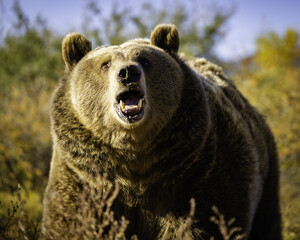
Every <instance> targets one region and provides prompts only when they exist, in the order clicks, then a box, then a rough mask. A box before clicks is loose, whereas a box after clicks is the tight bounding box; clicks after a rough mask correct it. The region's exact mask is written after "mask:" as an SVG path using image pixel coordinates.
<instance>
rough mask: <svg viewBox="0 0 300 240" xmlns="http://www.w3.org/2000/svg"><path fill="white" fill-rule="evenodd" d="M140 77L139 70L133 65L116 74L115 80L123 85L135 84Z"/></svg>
mask: <svg viewBox="0 0 300 240" xmlns="http://www.w3.org/2000/svg"><path fill="white" fill-rule="evenodd" d="M140 77H141V70H140V69H139V68H138V67H137V66H135V65H129V66H126V67H123V68H122V69H121V70H120V71H119V73H118V74H117V79H118V81H119V82H121V83H122V84H123V85H129V84H131V83H135V82H137V81H138V80H139V79H140Z"/></svg>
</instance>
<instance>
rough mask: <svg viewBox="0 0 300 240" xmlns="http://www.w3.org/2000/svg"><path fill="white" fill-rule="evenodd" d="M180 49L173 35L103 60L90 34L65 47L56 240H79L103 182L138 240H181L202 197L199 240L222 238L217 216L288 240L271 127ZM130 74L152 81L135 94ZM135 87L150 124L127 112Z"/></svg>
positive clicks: (57, 133) (58, 105)
mask: <svg viewBox="0 0 300 240" xmlns="http://www.w3.org/2000/svg"><path fill="white" fill-rule="evenodd" d="M178 47H179V37H178V32H177V30H176V28H175V27H174V26H173V25H160V26H158V27H157V28H156V29H155V30H154V31H153V33H152V35H151V41H149V40H146V39H137V40H132V41H128V42H126V43H124V44H122V45H120V46H108V47H105V46H103V47H99V48H96V49H94V50H91V51H89V49H90V43H89V42H88V41H87V40H86V39H85V38H84V37H83V36H82V35H79V34H71V35H68V36H67V37H66V38H65V39H64V41H63V56H64V60H65V63H66V66H67V69H68V73H67V75H66V77H64V78H63V79H61V80H60V82H59V86H58V87H57V89H56V91H55V93H54V96H53V99H52V104H51V129H52V136H53V157H52V163H51V170H50V176H49V182H48V186H47V189H46V193H45V199H44V215H43V226H42V233H43V236H44V238H45V239H47V238H50V236H49V233H50V232H51V231H55V232H56V233H58V234H59V235H60V236H61V237H62V238H66V239H68V238H71V237H72V233H70V232H69V231H68V227H69V226H70V225H71V224H72V220H71V219H72V215H74V214H75V213H76V209H77V208H78V206H77V202H78V196H79V194H80V192H82V190H83V189H82V188H83V184H84V183H86V182H87V183H89V184H92V183H93V179H94V175H95V174H97V173H100V174H103V173H107V174H108V180H109V181H111V182H112V183H114V182H115V181H116V182H118V183H119V185H120V192H119V195H118V197H117V199H116V200H115V202H114V205H113V209H114V211H115V215H116V219H118V218H120V216H121V215H124V216H125V218H126V219H128V220H129V221H130V224H129V227H128V229H127V232H126V233H127V234H128V236H131V235H132V234H136V235H137V236H138V237H139V239H143V240H147V239H149V240H150V239H151V240H153V239H170V238H171V236H174V234H175V235H176V231H177V229H176V226H178V223H179V222H180V220H179V219H180V217H181V216H183V217H184V216H187V215H188V213H189V207H190V206H189V201H190V199H191V198H194V199H195V201H196V212H195V216H194V218H195V221H194V223H193V226H192V229H191V231H190V233H189V235H190V237H191V239H210V237H211V236H214V237H215V239H222V237H221V235H220V233H219V231H218V227H217V226H216V225H215V224H214V223H212V222H210V220H209V219H210V217H211V216H212V215H213V212H212V210H211V207H212V206H213V205H215V206H217V207H218V209H219V210H220V212H221V213H222V214H224V215H225V217H226V218H227V219H230V218H232V217H234V218H235V219H236V221H235V226H239V227H241V228H242V229H243V232H244V233H245V234H246V236H247V237H246V239H251V240H259V239H264V240H268V239H270V240H271V239H272V240H276V239H278V240H279V239H281V231H280V224H281V218H280V209H279V198H278V178H279V173H278V157H277V153H276V147H275V143H274V139H273V136H272V134H271V132H270V130H269V128H268V126H267V124H266V123H265V121H264V119H263V117H262V116H261V115H260V114H259V113H257V111H256V110H255V109H254V108H253V107H252V106H251V105H250V104H249V103H248V101H247V100H246V99H245V98H244V97H243V96H242V95H241V93H240V92H239V91H238V90H237V89H236V87H235V86H234V84H233V83H232V82H231V81H230V80H228V79H227V77H226V76H225V75H224V73H223V72H222V69H221V68H220V67H218V66H216V65H213V64H212V63H210V62H207V61H206V60H204V59H192V60H190V61H188V60H184V59H183V58H181V57H179V55H178V52H177V51H178ZM129 65H131V66H132V65H134V66H136V68H137V69H139V71H140V72H141V75H140V79H139V80H138V81H137V82H135V83H134V84H133V85H132V86H124V85H122V84H121V83H120V82H118V80H117V78H116V76H117V75H118V74H119V72H120V69H124V68H125V67H126V66H129ZM119 75H120V74H119ZM130 87H133V88H134V89H139V90H141V91H143V93H144V94H145V96H144V98H145V106H144V116H143V118H142V119H141V120H139V121H137V122H133V123H130V122H126V121H123V120H122V119H120V118H119V116H118V115H117V113H116V108H115V106H116V105H115V104H116V96H117V95H118V94H119V93H120V92H122V91H124V90H126V89H127V88H130ZM58 209H63V212H64V215H63V216H61V211H58Z"/></svg>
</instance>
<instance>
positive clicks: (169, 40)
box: [150, 24, 180, 55]
mask: <svg viewBox="0 0 300 240" xmlns="http://www.w3.org/2000/svg"><path fill="white" fill-rule="evenodd" d="M150 42H151V44H152V45H155V46H157V47H159V48H162V49H163V50H165V51H166V52H167V53H169V54H171V55H176V54H177V52H178V49H179V44H180V40H179V34H178V31H177V29H176V27H175V25H172V24H161V25H157V26H156V27H155V29H154V30H153V32H152V33H151V37H150Z"/></svg>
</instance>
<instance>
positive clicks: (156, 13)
mask: <svg viewBox="0 0 300 240" xmlns="http://www.w3.org/2000/svg"><path fill="white" fill-rule="evenodd" d="M97 3H98V2H97V1H95V0H90V1H89V3H88V5H87V12H86V15H85V21H84V24H83V30H84V32H85V34H86V35H87V37H89V38H91V39H93V41H94V43H95V44H96V45H102V44H113V45H115V44H120V43H122V42H124V41H125V40H128V39H132V38H136V37H149V35H150V33H151V30H152V29H153V28H154V27H155V25H157V24H159V23H173V24H175V25H176V26H177V28H178V29H179V31H180V33H181V51H182V52H185V53H186V54H188V55H192V56H200V55H202V56H203V55H205V56H208V57H216V56H215V54H214V52H213V49H214V46H215V45H216V43H217V41H219V40H220V39H221V38H222V37H223V36H224V26H225V24H226V22H227V21H228V19H229V17H230V16H231V15H232V14H233V12H234V10H233V8H230V9H224V8H222V9H221V8H219V7H217V6H216V5H212V6H209V7H208V8H209V10H208V11H207V9H204V8H203V5H201V4H199V2H198V1H189V2H186V1H179V2H176V4H173V3H172V2H170V1H162V2H160V3H155V4H150V3H148V2H145V1H144V2H143V4H140V5H136V2H130V1H129V2H128V1H126V2H123V1H122V2H121V1H113V2H112V3H111V6H112V7H111V9H108V8H106V9H105V11H104V7H103V9H102V8H101V7H100V6H99V5H100V4H99V5H98V4H97ZM205 10H206V13H209V14H207V15H206V16H205V17H203V18H201V17H200V16H203V11H205Z"/></svg>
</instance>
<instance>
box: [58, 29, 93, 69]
mask: <svg viewBox="0 0 300 240" xmlns="http://www.w3.org/2000/svg"><path fill="white" fill-rule="evenodd" d="M91 50H92V44H91V42H90V41H89V40H87V39H86V38H85V37H84V36H82V35H81V34H79V33H70V34H68V35H67V36H66V37H65V38H64V40H63V42H62V55H63V59H64V61H65V64H66V67H67V69H68V70H69V71H72V69H73V68H74V67H75V65H76V64H77V63H78V62H79V61H80V59H81V58H83V57H84V56H85V55H86V54H87V53H88V52H89V51H91Z"/></svg>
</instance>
